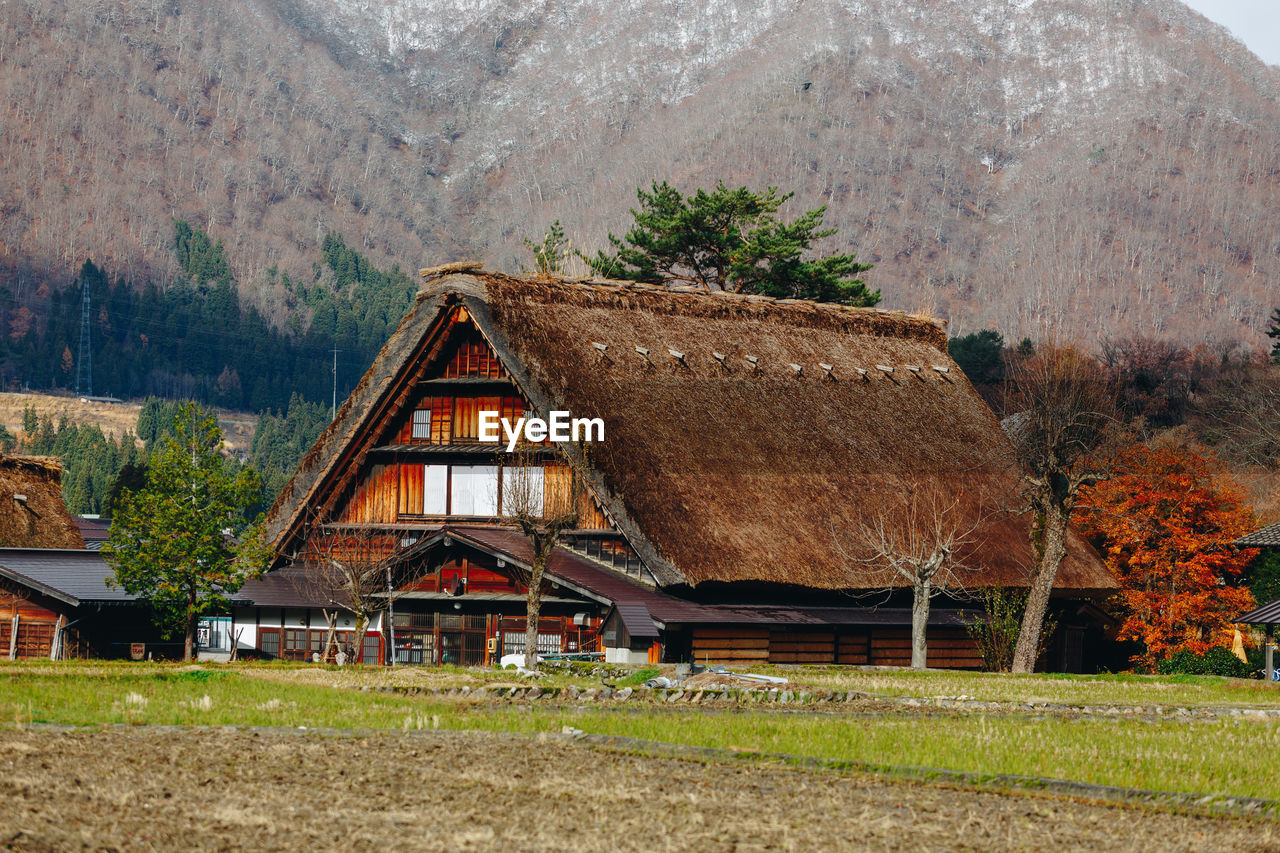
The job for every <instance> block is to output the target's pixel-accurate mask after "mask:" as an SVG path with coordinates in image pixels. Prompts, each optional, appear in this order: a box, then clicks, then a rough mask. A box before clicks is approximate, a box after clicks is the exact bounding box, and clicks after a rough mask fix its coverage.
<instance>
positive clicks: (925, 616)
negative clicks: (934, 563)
mask: <svg viewBox="0 0 1280 853" xmlns="http://www.w3.org/2000/svg"><path fill="white" fill-rule="evenodd" d="M930 586H931V584H930V582H929V581H928V580H922V581H917V582H916V584H915V589H914V597H913V598H912V599H911V668H912V669H924V668H926V667H927V666H928V665H929V664H928V659H929V647H928V644H927V642H926V639H925V634H926V632H927V631H928V630H929V595H930V593H931V592H932V590H930Z"/></svg>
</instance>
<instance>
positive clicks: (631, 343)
mask: <svg viewBox="0 0 1280 853" xmlns="http://www.w3.org/2000/svg"><path fill="white" fill-rule="evenodd" d="M424 272H425V273H428V274H429V275H430V276H432V278H431V280H429V281H428V282H427V284H426V286H425V287H424V288H423V290H422V291H421V292H420V294H419V296H418V299H417V302H416V304H415V305H414V306H413V308H412V309H411V310H410V311H409V313H408V314H407V315H406V316H405V317H404V319H403V320H402V321H401V323H400V325H399V327H398V329H397V330H396V332H395V333H394V334H393V335H392V337H391V339H390V340H389V341H388V342H387V344H386V346H385V347H384V348H383V350H382V351H381V353H380V354H379V355H378V357H377V359H376V360H375V362H374V364H373V366H372V367H371V368H370V369H369V371H368V373H367V374H366V375H365V376H364V378H363V379H362V380H361V382H360V384H359V385H358V387H357V388H356V389H355V391H354V392H353V393H352V394H351V396H350V398H349V399H348V400H347V401H346V403H345V404H344V405H343V406H342V408H341V409H340V410H339V411H338V413H337V417H336V418H335V420H334V421H333V423H332V424H331V425H330V426H329V428H328V429H327V430H326V431H325V432H324V434H323V435H322V436H321V437H320V438H319V440H318V441H317V442H316V444H315V446H314V447H313V448H312V450H311V451H310V453H308V454H307V456H306V457H305V458H304V459H303V461H302V463H301V465H300V467H299V469H298V471H297V473H296V475H295V476H294V478H293V479H292V481H291V482H290V483H289V484H288V486H287V487H286V488H285V490H284V491H283V493H282V494H281V495H280V497H279V499H278V500H277V501H276V503H275V505H274V506H273V507H272V509H271V511H270V513H269V515H268V525H269V532H270V534H271V536H272V537H273V539H274V542H275V544H276V547H277V551H278V554H279V557H278V564H279V565H281V566H285V565H289V564H298V565H301V564H303V563H305V562H306V554H307V552H308V540H309V538H310V537H313V536H314V535H315V531H316V530H317V529H318V528H317V527H316V522H317V520H318V519H322V520H324V521H325V523H326V524H328V525H329V527H328V529H330V530H335V529H338V528H342V529H345V530H347V531H349V532H350V531H357V530H359V531H364V532H366V533H371V534H372V533H376V534H378V535H382V536H384V537H385V538H386V542H387V543H388V544H387V547H388V548H390V549H392V550H394V549H397V548H398V549H401V551H402V552H403V554H404V555H405V560H406V561H407V562H413V561H414V560H417V561H418V563H417V564H416V568H413V569H411V570H410V571H409V574H410V575H413V576H414V577H413V580H412V583H411V586H412V587H413V589H414V590H416V593H417V594H418V598H416V599H412V598H411V599H407V600H408V601H415V602H418V604H415V605H414V606H420V607H421V608H422V610H423V612H422V614H421V618H420V619H419V620H418V621H419V622H421V623H422V624H423V625H427V624H431V625H432V627H431V636H430V637H429V638H427V637H425V636H424V637H423V638H422V641H423V644H424V645H423V655H424V658H425V657H429V656H430V655H431V654H433V653H434V655H435V658H436V659H439V658H440V648H439V646H438V645H437V646H435V647H434V652H432V650H430V649H427V648H426V645H427V644H428V640H429V642H430V643H436V644H438V643H440V642H442V639H441V634H440V630H441V629H440V628H439V627H436V626H437V625H438V623H439V622H440V620H441V619H442V618H443V617H445V616H447V615H448V611H447V610H445V609H442V608H441V607H439V606H438V605H439V604H440V602H442V601H444V599H443V598H439V599H434V598H431V596H432V595H436V594H437V593H440V594H441V595H443V594H444V593H445V591H446V586H447V581H448V576H450V573H451V572H452V573H453V574H452V576H453V577H458V576H459V573H463V574H467V573H469V572H471V571H473V570H474V571H476V572H480V573H482V574H477V575H476V577H477V578H479V579H480V581H481V582H480V583H477V582H475V581H473V582H471V583H470V584H469V585H467V586H465V587H464V589H465V590H466V594H464V595H457V594H456V592H457V586H456V584H455V587H454V589H453V592H454V593H455V594H453V595H451V596H450V597H451V598H453V599H454V600H452V601H450V602H449V604H450V605H451V607H452V605H458V606H459V607H461V606H463V605H465V606H467V607H472V606H475V604H476V602H478V601H479V599H475V598H472V599H468V595H471V592H472V590H473V589H478V588H479V587H480V586H484V585H488V586H489V587H491V588H492V589H491V594H492V595H495V596H503V595H506V596H508V597H509V599H502V598H495V599H492V604H491V605H490V606H488V607H487V609H486V608H479V609H476V610H475V613H476V615H477V619H476V620H474V623H473V624H475V625H481V623H482V622H483V621H484V620H483V619H481V618H480V615H481V614H482V613H483V615H484V619H488V620H489V621H488V622H485V623H484V624H485V625H487V626H488V627H487V628H486V629H485V630H486V631H487V632H488V633H487V634H486V638H487V639H489V640H494V639H501V637H502V636H503V632H502V630H501V626H500V624H499V623H500V622H501V621H502V619H504V618H507V616H508V615H518V613H519V612H521V611H520V607H519V604H520V602H521V601H522V597H521V596H520V595H519V590H518V588H516V586H505V587H504V586H503V579H502V567H503V566H506V565H508V564H510V563H514V564H516V565H519V564H520V562H521V560H522V559H527V554H525V553H524V552H527V550H528V549H527V547H522V545H521V541H522V537H520V536H519V535H518V534H517V533H514V532H513V531H512V529H511V528H510V527H509V526H506V525H504V524H503V517H502V514H501V512H499V507H498V505H497V503H495V502H488V503H486V502H485V501H483V500H480V501H479V502H477V499H475V498H474V497H473V496H472V495H471V493H470V492H467V493H465V494H464V493H463V492H462V491H459V489H463V490H464V491H465V489H467V488H471V486H470V485H467V484H474V483H475V482H480V481H481V480H483V478H485V477H489V478H491V479H492V480H493V481H494V482H495V483H497V482H499V481H500V479H501V476H502V475H501V474H500V471H501V469H502V467H503V451H504V450H505V447H503V446H502V445H494V444H484V443H480V442H478V440H477V424H476V422H477V412H478V411H479V410H485V409H491V410H500V411H502V412H503V413H507V412H510V413H511V414H512V415H513V420H514V416H516V415H519V414H523V413H525V412H529V413H532V414H536V415H538V416H541V417H544V418H545V417H547V416H548V415H549V413H550V412H552V411H556V410H563V411H568V412H571V413H572V414H573V416H575V417H578V416H582V417H587V418H600V419H601V420H602V421H603V424H604V440H603V441H595V442H592V443H581V442H580V443H576V444H575V443H564V444H555V445H546V444H543V445H540V446H539V448H538V453H539V454H541V455H540V456H539V458H540V459H541V460H542V461H541V464H543V465H544V466H545V472H544V477H545V491H546V500H547V501H548V502H550V501H551V500H553V495H556V496H558V497H555V498H554V499H555V500H560V501H562V502H564V501H580V502H581V506H582V508H583V512H582V514H581V518H582V521H581V522H580V529H578V530H575V531H572V532H571V535H570V536H569V537H568V538H567V540H566V542H565V546H564V547H563V548H561V549H560V552H558V553H559V556H558V558H557V561H556V565H554V566H553V574H555V577H554V578H553V581H554V582H555V584H556V589H558V590H560V591H561V592H563V593H564V594H565V596H566V598H567V601H568V603H566V604H565V606H564V608H563V609H564V611H565V613H564V618H565V619H568V618H569V611H573V612H574V616H575V618H576V621H577V622H578V623H579V625H578V627H579V628H581V626H582V624H589V625H592V626H595V627H600V626H599V621H600V620H601V619H603V620H604V622H605V624H604V625H603V634H604V639H605V644H606V646H609V645H610V644H611V643H612V644H614V645H618V644H624V643H625V642H626V641H627V640H628V639H632V640H633V642H632V645H631V648H632V649H633V650H634V648H635V646H636V643H635V642H634V639H635V635H637V634H638V635H639V638H640V639H643V640H644V642H645V643H648V642H650V640H649V639H648V637H649V635H650V634H653V635H656V636H657V637H658V640H657V641H654V643H653V646H652V647H651V649H650V650H649V652H648V654H649V655H650V656H655V655H660V656H662V657H664V658H666V659H681V658H685V659H687V658H688V657H690V656H696V657H697V659H698V660H699V661H702V660H704V659H709V658H710V657H716V656H719V657H723V658H727V659H770V660H795V661H804V660H829V661H837V662H838V661H845V662H864V663H865V662H900V660H899V658H901V657H902V655H903V654H905V651H904V649H905V641H903V640H902V638H903V636H904V634H903V631H904V628H903V625H904V624H905V616H904V613H905V611H903V609H902V605H903V601H902V599H901V598H900V597H897V598H895V597H893V596H892V595H890V596H889V597H888V598H884V597H881V598H880V599H878V600H876V601H868V600H866V599H865V598H859V597H858V595H859V594H860V593H865V592H867V591H870V590H875V589H881V588H883V587H884V586H885V581H884V574H883V571H882V569H881V567H879V566H876V565H873V564H871V563H868V562H867V561H864V560H859V559H856V558H854V557H852V556H851V553H852V551H853V550H854V549H853V548H852V546H851V544H850V543H851V540H850V537H851V536H852V535H853V533H854V531H856V530H858V529H859V528H860V526H863V525H864V524H865V522H866V520H867V519H868V518H869V517H870V516H871V515H872V514H873V513H874V512H875V511H876V510H877V508H881V507H884V506H890V505H893V502H894V500H895V499H897V498H900V496H901V495H902V494H904V493H905V492H909V491H911V490H913V489H917V488H920V487H921V485H922V484H928V485H929V486H930V487H931V488H932V489H933V490H935V491H940V492H941V493H943V494H945V495H946V496H947V500H948V501H949V505H953V506H956V507H960V508H962V509H963V511H964V513H965V514H966V516H967V517H969V518H971V519H973V520H974V522H973V530H972V532H971V535H969V536H968V538H967V540H966V545H965V549H964V550H965V554H964V559H965V562H966V563H967V564H968V565H970V566H971V567H972V579H971V582H970V583H969V586H971V587H974V586H976V587H980V586H990V585H1001V586H1005V587H1017V586H1020V585H1024V584H1025V582H1026V577H1027V571H1028V567H1029V566H1030V565H1031V561H1032V555H1031V546H1030V542H1029V540H1028V536H1027V529H1028V525H1027V519H1026V517H1025V516H1024V515H1022V514H1021V513H1020V511H1019V510H1020V498H1019V476H1018V472H1017V469H1016V467H1015V463H1014V460H1013V455H1012V449H1011V447H1010V445H1009V443H1008V441H1007V439H1006V438H1005V436H1004V434H1003V433H1002V431H1001V429H1000V426H999V424H998V422H997V421H996V419H995V417H994V416H993V414H992V413H991V411H990V410H989V409H988V408H987V406H986V405H985V404H984V403H983V401H982V400H981V398H980V397H979V396H978V395H977V393H976V392H975V391H974V390H973V388H972V387H971V386H970V384H969V382H968V380H967V379H966V378H965V377H964V375H963V374H962V373H961V371H960V370H959V369H958V368H957V366H956V365H955V363H954V362H953V361H952V360H951V358H950V357H949V356H948V355H947V350H946V338H945V335H944V332H943V329H942V327H941V326H940V325H939V324H938V323H936V322H934V321H932V320H930V319H927V318H923V317H918V316H912V315H907V314H902V313H895V312H887V311H881V310H876V309H861V308H847V307H842V306H835V305H822V304H815V303H811V302H805V301H796V300H774V299H770V298H766V297H758V296H743V295H737V294H728V293H706V292H703V291H701V290H695V289H692V288H672V289H667V288H659V287H652V286H646V285H639V284H631V283H619V282H600V281H568V280H562V279H553V278H548V277H533V276H522V277H521V276H507V275H499V274H495V273H488V272H482V271H479V270H476V269H474V268H472V269H463V270H461V271H453V272H449V271H445V272H443V273H442V274H438V273H436V272H435V271H424ZM567 472H573V473H574V475H575V476H573V477H572V478H571V477H569V476H568V474H567ZM476 478H480V479H476ZM573 483H579V484H581V485H580V492H579V493H576V494H574V495H573V496H568V492H567V491H566V490H572V489H574V488H576V487H575V486H573V485H571V484H573ZM460 484H461V485H460ZM498 488H499V489H500V488H501V487H500V486H499V487H498ZM444 492H448V494H447V495H446V494H444ZM1070 545H1071V547H1070V553H1069V556H1068V558H1067V560H1066V562H1065V563H1064V565H1063V566H1062V569H1061V572H1060V574H1059V587H1060V590H1059V593H1060V595H1061V596H1063V597H1065V598H1069V599H1072V600H1075V601H1076V602H1077V603H1076V604H1074V605H1072V607H1071V608H1069V610H1070V617H1069V618H1068V619H1067V620H1066V622H1064V624H1068V623H1070V624H1069V627H1075V625H1076V622H1078V621H1079V619H1078V618H1077V617H1078V615H1079V614H1080V613H1084V612H1085V610H1086V609H1087V604H1085V602H1087V601H1088V600H1089V599H1091V598H1094V597H1097V596H1100V595H1106V594H1108V593H1109V592H1110V591H1111V590H1113V589H1114V587H1115V581H1114V579H1113V578H1112V577H1111V576H1110V575H1109V574H1108V573H1107V571H1106V570H1105V569H1104V568H1103V566H1102V565H1101V563H1100V562H1099V560H1098V559H1097V558H1096V556H1095V555H1094V554H1093V553H1092V552H1091V551H1090V549H1089V548H1088V547H1087V546H1086V545H1085V544H1084V543H1083V542H1082V541H1081V540H1080V539H1079V538H1077V537H1075V536H1074V535H1073V537H1072V539H1071V543H1070ZM557 572H558V574H557ZM467 577H468V578H469V577H470V575H469V574H467ZM499 587H501V589H499ZM406 589H407V588H406ZM602 590H603V591H602ZM405 594H407V592H406V593H405ZM247 597H248V598H252V592H251V591H250V592H249V593H247ZM575 597H576V599H577V601H578V603H574V598H575ZM953 604H954V602H953ZM499 605H501V606H499ZM508 605H510V606H509V607H508V610H509V611H510V613H509V614H508V611H507V610H503V607H507V606H508ZM639 606H643V607H644V608H645V610H646V611H647V612H648V613H649V614H650V616H651V617H652V623H653V624H652V626H651V627H652V629H653V630H652V631H650V630H649V627H646V624H647V623H643V620H641V621H640V622H639V623H638V622H637V617H636V614H637V613H638V612H640V611H638V610H637V609H636V607H639ZM405 607H409V605H408V604H404V605H400V604H398V605H397V613H398V614H399V612H400V610H401V609H403V608H405ZM433 608H434V609H433ZM453 609H456V608H453ZM553 609H554V608H553ZM970 609H972V605H970ZM655 611H659V612H661V613H663V614H664V615H663V616H660V615H658V613H656V612H655ZM467 612H470V611H467ZM432 614H434V615H432ZM624 616H625V618H623V617H624ZM397 618H401V620H402V621H404V619H406V618H407V617H401V616H399V615H398V617H397ZM410 621H412V620H410ZM962 621H963V619H962V617H961V616H960V614H959V612H958V610H957V607H956V606H952V607H949V608H948V607H942V608H940V609H938V610H936V612H935V619H934V622H935V623H936V624H937V625H938V629H937V630H938V638H936V641H935V638H931V655H932V654H934V653H933V651H932V649H934V648H936V649H937V653H936V654H937V662H938V663H939V664H942V665H947V664H951V665H974V663H975V655H974V652H973V649H972V644H971V643H968V641H967V639H966V637H965V634H964V632H963V630H962V629H961V628H960V627H959V625H960V623H961V622H962ZM566 624H567V623H566ZM931 624H934V623H931ZM281 627H282V628H283V627H284V625H283V623H282V624H281ZM552 627H554V626H552ZM1079 627H1080V629H1081V630H1085V627H1086V626H1084V625H1083V624H1081V625H1080V626H1079ZM408 630H409V629H408V623H407V622H406V628H405V631H406V632H408ZM424 630H425V629H424ZM475 630H479V628H476V629H475ZM548 630H551V628H549V629H548ZM271 642H275V641H274V640H272V641H271ZM504 642H505V641H504ZM492 646H493V644H492V643H490V644H489V646H488V648H490V649H492ZM503 648H505V646H504V647H503ZM933 659H934V658H932V657H931V661H932V660H933ZM1075 663H1076V665H1079V662H1078V661H1076V662H1075Z"/></svg>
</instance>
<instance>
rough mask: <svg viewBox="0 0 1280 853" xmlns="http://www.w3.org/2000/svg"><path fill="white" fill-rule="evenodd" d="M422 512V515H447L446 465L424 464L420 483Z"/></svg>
mask: <svg viewBox="0 0 1280 853" xmlns="http://www.w3.org/2000/svg"><path fill="white" fill-rule="evenodd" d="M422 512H423V514H424V515H448V513H449V466H448V465H427V466H426V471H425V472H424V476H423V483H422Z"/></svg>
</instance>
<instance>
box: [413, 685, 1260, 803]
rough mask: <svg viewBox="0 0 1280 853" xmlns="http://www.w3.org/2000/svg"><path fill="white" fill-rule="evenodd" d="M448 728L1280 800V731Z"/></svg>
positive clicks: (570, 722) (1187, 725)
mask: <svg viewBox="0 0 1280 853" xmlns="http://www.w3.org/2000/svg"><path fill="white" fill-rule="evenodd" d="M434 713H437V714H439V716H440V725H441V727H442V728H457V729H484V730H490V731H522V732H538V731H547V732H554V731H560V730H561V727H562V726H573V727H574V728H578V729H582V730H583V731H585V732H588V733H591V734H605V735H618V736H622V737H632V738H641V739H644V740H653V741H661V742H664V743H678V744H686V745H690V746H707V747H716V748H720V749H727V750H735V751H756V752H770V753H785V754H788V755H799V756H812V757H817V758H827V759H836V760H845V761H858V762H865V763H870V764H877V765H893V766H910V767H928V768H937V769H943V770H960V771H968V772H972V773H981V774H1013V775H1020V776H1042V777H1047V778H1051V779H1066V780H1071V781H1077V782H1087V783H1091V784H1097V785H1115V786H1120V787H1129V788H1143V789H1148V790H1157V791H1180V792H1183V793H1196V794H1211V793H1212V794H1226V795H1232V796H1252V797H1264V798H1268V799H1280V776H1277V774H1276V773H1275V769H1274V758H1273V757H1274V756H1275V755H1276V754H1277V751H1278V750H1280V722H1275V721H1268V722H1260V721H1249V722H1244V721H1213V722H1144V721H1140V720H1115V719H1106V720H1103V719H1078V718H1077V719H1072V718H1066V719H1063V718H1056V719H1055V718H1043V719H1040V718H1034V717H1030V716H1024V715H1001V716H987V715H972V716H971V715H953V714H947V715H939V714H932V715H927V716H925V715H913V714H900V715H885V716H874V717H872V716H858V715H848V714H816V713H815V714H769V713H762V712H758V711H756V712H751V711H744V712H727V713H715V714H703V713H697V712H672V711H670V710H666V709H651V710H646V711H641V712H635V713H619V712H617V711H608V710H602V709H593V708H587V709H579V708H562V709H559V710H552V709H540V710H538V711H535V712H533V713H531V712H529V710H528V709H521V708H518V707H501V706H498V707H488V708H479V709H458V708H454V709H448V708H444V709H440V710H438V711H436V712H434Z"/></svg>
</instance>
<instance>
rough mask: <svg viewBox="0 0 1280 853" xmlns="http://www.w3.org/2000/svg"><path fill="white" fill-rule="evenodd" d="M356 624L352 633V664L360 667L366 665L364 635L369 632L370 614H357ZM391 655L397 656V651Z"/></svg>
mask: <svg viewBox="0 0 1280 853" xmlns="http://www.w3.org/2000/svg"><path fill="white" fill-rule="evenodd" d="M355 617H356V620H355V622H356V624H355V629H354V630H353V631H352V637H351V645H352V646H354V648H353V649H351V663H353V664H356V665H359V664H362V663H364V635H365V634H366V633H368V631H369V614H367V613H365V612H363V611H361V612H359V613H357V614H355ZM391 654H392V655H394V654H395V649H392V650H391Z"/></svg>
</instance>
